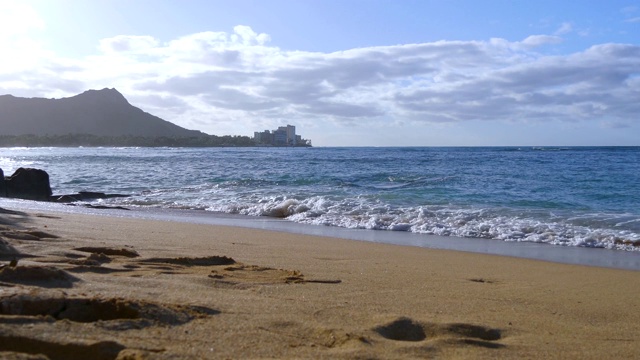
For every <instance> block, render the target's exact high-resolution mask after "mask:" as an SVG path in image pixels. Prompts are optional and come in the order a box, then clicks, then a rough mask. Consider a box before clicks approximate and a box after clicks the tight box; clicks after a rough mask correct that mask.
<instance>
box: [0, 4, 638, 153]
mask: <svg viewBox="0 0 640 360" xmlns="http://www.w3.org/2000/svg"><path fill="white" fill-rule="evenodd" d="M0 55H1V56H0V95H2V94H12V95H14V96H20V97H45V98H62V97H70V96H74V95H77V94H79V93H82V92H83V91H86V90H89V89H102V88H115V89H117V90H118V91H120V92H121V93H122V94H123V95H124V96H125V97H126V98H127V99H128V101H129V102H130V103H131V104H132V105H134V106H136V107H139V108H141V109H142V110H144V111H147V112H149V113H151V114H154V115H156V116H159V117H161V118H163V119H165V120H167V121H171V122H173V123H175V124H177V125H179V126H182V127H185V128H188V129H195V130H200V131H203V132H206V133H208V134H214V135H245V136H253V133H254V132H255V131H263V130H272V129H275V128H277V127H278V126H283V125H287V124H291V125H295V126H296V130H297V133H298V134H299V135H302V137H303V138H307V139H311V140H312V143H313V145H314V146H606V145H632V146H638V145H640V0H636V1H632V0H629V1H618V0H608V1H604V0H599V1H598V0H594V1H557V0H553V1H551V0H537V1H528V0H519V1H518V0H510V1H500V0H482V1H480V0H449V1H445V0H439V1H432V0H418V1H413V0H387V1H383V0H286V1H285V0H256V1H250V0H233V1H228V0H225V1H218V0H202V1H200V0H181V1H177V0H173V1H169V0H90V1H89V0H17V1H14V0H0ZM0 121H1V119H0Z"/></svg>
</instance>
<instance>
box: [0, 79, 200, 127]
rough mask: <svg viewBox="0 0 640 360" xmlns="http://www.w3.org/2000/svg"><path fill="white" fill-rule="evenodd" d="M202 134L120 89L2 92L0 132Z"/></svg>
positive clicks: (0, 98) (0, 100) (0, 97)
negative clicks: (52, 94)
mask: <svg viewBox="0 0 640 360" xmlns="http://www.w3.org/2000/svg"><path fill="white" fill-rule="evenodd" d="M27 134H30V135H36V136H46V135H66V134H89V135H95V136H127V135H130V136H142V137H179V138H187V137H202V136H207V135H206V134H205V133H203V132H200V131H196V130H187V129H185V128H182V127H180V126H178V125H175V124H173V123H170V122H168V121H165V120H163V119H161V118H159V117H157V116H154V115H151V114H149V113H146V112H144V111H142V110H141V109H139V108H137V107H135V106H133V105H131V104H129V102H128V101H127V99H125V97H124V96H122V94H121V93H119V92H118V91H117V90H116V89H106V88H105V89H102V90H88V91H85V92H83V93H82V94H79V95H76V96H73V97H69V98H62V99H44V98H20V97H15V96H12V95H2V96H0V135H27Z"/></svg>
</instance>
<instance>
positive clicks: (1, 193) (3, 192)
mask: <svg viewBox="0 0 640 360" xmlns="http://www.w3.org/2000/svg"><path fill="white" fill-rule="evenodd" d="M0 197H7V188H6V185H5V183H4V171H2V169H0Z"/></svg>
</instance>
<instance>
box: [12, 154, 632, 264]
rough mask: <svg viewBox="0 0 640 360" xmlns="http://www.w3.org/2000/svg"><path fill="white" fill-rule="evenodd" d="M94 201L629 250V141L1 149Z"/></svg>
mask: <svg viewBox="0 0 640 360" xmlns="http://www.w3.org/2000/svg"><path fill="white" fill-rule="evenodd" d="M19 167H32V168H39V169H43V170H45V171H47V172H48V173H49V177H50V181H51V187H52V189H53V192H54V194H60V195H62V194H70V193H77V192H78V191H95V192H105V193H117V194H126V195H130V196H129V197H123V198H111V199H103V200H96V201H95V202H94V203H93V204H94V205H95V204H100V205H107V206H123V207H127V208H130V209H135V208H139V209H147V208H156V209H182V210H198V211H202V213H204V212H205V211H206V212H207V214H211V215H212V216H215V214H236V215H240V216H259V217H268V218H280V219H284V220H285V221H290V222H296V223H303V224H311V225H316V226H322V227H327V226H328V227H340V228H349V229H367V230H370V231H377V232H411V233H415V234H418V235H425V236H426V235H440V236H446V237H449V238H451V239H452V241H453V240H454V239H455V238H467V239H490V240H493V241H500V242H512V243H516V242H517V243H523V242H531V243H546V244H551V245H556V246H563V247H585V248H606V249H614V250H619V251H623V252H627V251H632V252H633V251H640V147H451V148H447V147H397V148H384V147H381V148H377V147H371V148H322V147H318V148H4V149H0V168H2V169H3V170H4V172H5V175H7V176H8V175H10V174H12V173H13V171H15V170H16V169H17V168H19Z"/></svg>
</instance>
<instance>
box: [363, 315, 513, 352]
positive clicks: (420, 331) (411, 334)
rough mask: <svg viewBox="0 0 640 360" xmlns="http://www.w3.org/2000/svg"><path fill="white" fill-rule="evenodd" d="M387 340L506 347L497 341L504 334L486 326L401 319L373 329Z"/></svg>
mask: <svg viewBox="0 0 640 360" xmlns="http://www.w3.org/2000/svg"><path fill="white" fill-rule="evenodd" d="M373 331H374V332H376V333H378V334H379V335H380V336H382V337H383V338H385V339H389V340H395V341H409V342H419V341H431V340H443V343H445V344H466V345H473V346H480V347H485V348H492V349H497V348H501V347H504V345H502V344H500V343H497V342H495V341H497V340H500V339H502V332H501V331H500V330H499V329H493V328H489V327H485V326H479V325H472V324H463V323H455V324H437V323H430V322H419V321H415V320H413V319H410V318H406V317H401V318H398V319H396V320H394V321H392V322H390V323H388V324H385V325H381V326H377V327H375V328H374V329H373Z"/></svg>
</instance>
